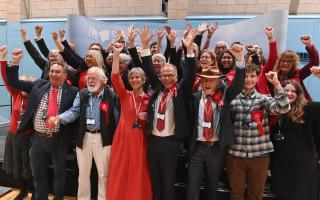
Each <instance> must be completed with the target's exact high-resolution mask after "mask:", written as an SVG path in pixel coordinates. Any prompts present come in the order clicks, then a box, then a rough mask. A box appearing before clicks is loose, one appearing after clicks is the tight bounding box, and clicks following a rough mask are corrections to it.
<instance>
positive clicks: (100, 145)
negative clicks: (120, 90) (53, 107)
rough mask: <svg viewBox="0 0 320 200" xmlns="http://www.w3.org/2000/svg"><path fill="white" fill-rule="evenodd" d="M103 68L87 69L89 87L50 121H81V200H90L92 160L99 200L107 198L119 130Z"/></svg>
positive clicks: (115, 110)
mask: <svg viewBox="0 0 320 200" xmlns="http://www.w3.org/2000/svg"><path fill="white" fill-rule="evenodd" d="M106 82H107V77H106V75H105V73H104V71H103V69H101V68H98V67H91V68H90V69H89V70H88V78H87V88H85V89H83V90H81V91H80V92H79V93H78V94H77V96H76V98H75V100H74V102H73V106H72V107H71V108H70V109H69V110H67V111H66V112H64V113H62V114H59V115H58V116H56V117H52V118H50V120H49V121H50V123H51V124H55V125H58V124H60V123H61V124H68V123H70V122H73V121H75V120H76V119H77V118H79V129H78V131H77V135H76V145H77V147H76V153H77V162H78V167H79V178H78V184H79V186H78V195H77V199H79V200H84V199H86V200H88V199H91V198H90V195H91V190H90V189H91V187H90V172H91V166H92V158H93V159H94V161H95V163H96V166H97V171H98V198H97V199H98V200H102V199H103V200H105V199H106V183H107V174H108V164H109V158H110V153H111V143H112V139H113V135H114V131H115V128H116V120H115V118H116V117H115V115H117V114H116V113H119V112H118V109H116V102H117V99H116V95H115V93H114V92H113V91H112V90H111V89H110V88H108V87H106V86H105V85H106Z"/></svg>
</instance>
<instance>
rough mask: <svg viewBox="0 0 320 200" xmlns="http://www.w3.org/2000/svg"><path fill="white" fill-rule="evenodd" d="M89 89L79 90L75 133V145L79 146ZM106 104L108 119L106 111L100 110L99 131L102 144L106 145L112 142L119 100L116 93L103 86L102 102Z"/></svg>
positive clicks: (81, 141) (82, 134)
mask: <svg viewBox="0 0 320 200" xmlns="http://www.w3.org/2000/svg"><path fill="white" fill-rule="evenodd" d="M88 94H89V91H88V89H87V88H85V89H83V90H81V91H80V118H79V130H78V131H77V135H76V145H77V147H79V148H82V146H83V138H84V134H85V132H86V121H85V120H86V108H87V104H88V99H89V95H88ZM103 101H104V102H106V103H107V104H108V111H107V112H108V114H107V116H108V120H107V118H106V112H105V111H102V110H100V131H101V133H100V134H101V140H102V145H103V146H107V145H111V144H112V139H113V135H114V131H115V129H116V126H117V125H116V121H117V120H116V118H117V115H119V108H118V106H119V102H118V101H117V97H116V94H115V93H114V92H113V91H112V90H111V89H109V88H107V87H105V88H104V93H103V97H102V102H103Z"/></svg>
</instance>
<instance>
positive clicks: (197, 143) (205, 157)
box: [187, 47, 245, 200]
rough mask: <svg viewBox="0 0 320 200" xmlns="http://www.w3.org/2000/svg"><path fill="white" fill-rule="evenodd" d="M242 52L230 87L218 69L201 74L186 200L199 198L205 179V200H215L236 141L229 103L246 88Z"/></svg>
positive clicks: (203, 70) (196, 97) (196, 98)
mask: <svg viewBox="0 0 320 200" xmlns="http://www.w3.org/2000/svg"><path fill="white" fill-rule="evenodd" d="M243 51H244V48H243V47H242V48H240V51H239V52H237V54H238V55H236V56H235V57H236V58H237V59H239V60H238V61H237V65H236V66H237V67H236V69H235V78H234V80H233V82H232V84H231V85H230V87H228V86H227V84H226V82H225V80H222V79H221V74H220V72H219V69H218V67H217V66H211V67H210V68H208V69H202V74H201V75H200V77H201V87H202V90H201V91H198V92H196V93H194V94H193V106H192V107H193V111H192V113H191V117H192V120H191V124H192V138H191V142H190V147H189V152H188V160H189V168H188V188H187V200H197V199H199V190H200V185H201V183H202V178H203V177H205V179H206V183H207V184H206V189H207V198H206V199H208V200H215V199H216V193H217V192H216V191H217V187H218V182H219V178H220V173H221V169H222V167H223V164H224V157H225V155H226V146H227V145H230V144H233V143H234V142H235V137H234V132H233V124H232V122H231V116H230V108H229V104H230V102H231V101H232V100H233V99H234V98H235V97H236V96H237V94H239V93H240V92H241V90H242V88H243V85H244V79H245V70H244V62H243V60H244V57H243Z"/></svg>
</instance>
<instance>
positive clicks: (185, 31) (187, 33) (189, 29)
mask: <svg viewBox="0 0 320 200" xmlns="http://www.w3.org/2000/svg"><path fill="white" fill-rule="evenodd" d="M191 29H192V25H191V24H186V26H185V27H184V31H183V38H186V37H187V36H188V35H189V33H190V31H191Z"/></svg>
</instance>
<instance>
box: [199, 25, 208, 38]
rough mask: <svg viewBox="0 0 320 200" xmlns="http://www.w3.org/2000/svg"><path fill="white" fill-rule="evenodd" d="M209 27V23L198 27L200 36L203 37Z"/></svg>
mask: <svg viewBox="0 0 320 200" xmlns="http://www.w3.org/2000/svg"><path fill="white" fill-rule="evenodd" d="M208 28H209V26H208V24H207V23H202V24H200V25H199V26H198V29H197V31H198V35H203V33H204V32H205V31H206V30H208Z"/></svg>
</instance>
